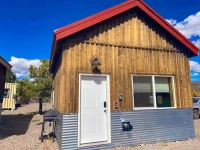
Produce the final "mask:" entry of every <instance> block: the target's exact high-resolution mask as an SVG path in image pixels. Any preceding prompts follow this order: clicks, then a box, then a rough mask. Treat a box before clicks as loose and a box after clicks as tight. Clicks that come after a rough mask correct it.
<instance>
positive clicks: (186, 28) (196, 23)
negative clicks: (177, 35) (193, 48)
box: [166, 11, 200, 38]
mask: <svg viewBox="0 0 200 150" xmlns="http://www.w3.org/2000/svg"><path fill="white" fill-rule="evenodd" d="M166 20H167V21H168V22H169V23H171V24H172V25H173V26H174V27H175V28H176V29H178V30H179V31H180V32H181V33H183V34H184V35H185V36H186V37H187V38H191V37H196V36H198V37H200V11H199V12H197V13H196V14H194V15H190V16H188V17H187V18H185V19H184V20H183V21H180V22H178V21H177V20H174V19H172V18H171V19H166Z"/></svg>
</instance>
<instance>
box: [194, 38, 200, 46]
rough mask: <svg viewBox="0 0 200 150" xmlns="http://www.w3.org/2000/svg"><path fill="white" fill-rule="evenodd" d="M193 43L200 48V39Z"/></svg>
mask: <svg viewBox="0 0 200 150" xmlns="http://www.w3.org/2000/svg"><path fill="white" fill-rule="evenodd" d="M193 43H194V44H195V45H196V46H197V47H200V39H197V40H196V41H193Z"/></svg>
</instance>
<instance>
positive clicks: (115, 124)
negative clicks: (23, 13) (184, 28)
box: [50, 0, 199, 150]
mask: <svg viewBox="0 0 200 150" xmlns="http://www.w3.org/2000/svg"><path fill="white" fill-rule="evenodd" d="M63 19H65V18H63ZM198 50H199V49H198V47H196V46H195V45H194V44H193V43H192V42H191V41H189V40H188V39H187V38H186V37H185V36H184V35H183V34H181V33H180V32H179V31H178V30H176V29H175V28H174V27H173V26H172V25H170V24H169V23H168V22H167V21H166V20H165V19H164V18H162V17H161V16H160V15H159V14H158V13H156V12H155V11H154V10H153V9H152V8H151V7H150V6H148V5H147V4H146V3H145V2H144V1H142V0H128V1H125V2H123V3H121V4H118V5H117V6H114V7H112V8H109V9H107V10H104V11H102V12H100V13H97V14H94V15H92V16H90V17H88V18H85V19H82V20H80V21H78V22H75V23H72V24H70V25H67V26H65V27H62V28H59V29H57V30H55V31H54V36H53V43H52V51H51V58H50V71H51V72H52V73H53V80H52V82H53V84H52V91H53V93H52V95H53V98H52V99H53V107H54V109H55V111H56V112H57V116H58V117H57V118H58V119H57V122H56V127H55V134H56V137H57V140H58V143H59V146H60V149H63V150H65V149H66V150H67V149H70V150H72V149H106V148H112V147H117V146H122V145H137V144H142V143H152V142H168V141H177V140H186V139H190V138H194V137H195V134H194V122H193V117H192V116H193V115H192V113H193V112H192V106H193V104H192V89H191V80H190V64H189V58H191V57H194V56H197V55H198Z"/></svg>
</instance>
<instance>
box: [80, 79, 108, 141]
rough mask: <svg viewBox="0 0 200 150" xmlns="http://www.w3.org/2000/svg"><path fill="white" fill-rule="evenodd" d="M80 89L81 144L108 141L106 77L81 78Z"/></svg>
mask: <svg viewBox="0 0 200 150" xmlns="http://www.w3.org/2000/svg"><path fill="white" fill-rule="evenodd" d="M80 88H81V89H80V92H81V93H80V96H81V97H80V105H81V106H80V130H81V133H80V144H88V143H96V142H104V141H107V139H108V134H107V117H106V116H107V115H106V113H107V112H106V108H105V107H106V106H105V107H104V105H105V103H106V99H107V95H106V91H107V89H106V77H105V76H81V85H80Z"/></svg>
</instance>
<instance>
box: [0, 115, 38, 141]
mask: <svg viewBox="0 0 200 150" xmlns="http://www.w3.org/2000/svg"><path fill="white" fill-rule="evenodd" d="M34 114H35V113H34V112H33V113H29V114H16V115H11V114H10V115H2V118H1V119H2V122H1V123H0V140H2V139H4V138H7V137H9V136H13V135H23V134H25V133H26V132H27V130H28V128H29V124H30V122H31V119H32V118H33V115H34Z"/></svg>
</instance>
